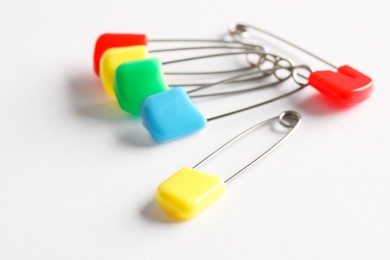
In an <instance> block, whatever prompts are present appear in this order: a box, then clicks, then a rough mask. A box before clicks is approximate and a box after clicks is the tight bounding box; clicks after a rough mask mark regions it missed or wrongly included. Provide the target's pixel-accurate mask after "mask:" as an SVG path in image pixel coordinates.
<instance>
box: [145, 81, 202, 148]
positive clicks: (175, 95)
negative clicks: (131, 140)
mask: <svg viewBox="0 0 390 260" xmlns="http://www.w3.org/2000/svg"><path fill="white" fill-rule="evenodd" d="M142 119H143V122H144V126H145V127H146V128H147V129H148V130H149V132H150V134H151V136H152V137H153V139H154V140H155V141H156V142H160V143H161V142H168V141H171V140H175V139H178V138H181V137H184V136H187V135H190V134H193V133H195V132H198V131H199V130H201V129H203V128H204V127H205V126H206V119H205V118H204V116H203V115H202V113H201V112H200V111H199V110H198V109H197V108H196V107H195V106H194V104H193V103H192V101H191V99H190V98H189V97H188V95H187V92H186V91H185V90H184V89H183V88H172V89H170V90H168V91H165V92H162V93H159V94H156V95H152V96H149V97H148V98H146V99H145V102H144V103H143V105H142Z"/></svg>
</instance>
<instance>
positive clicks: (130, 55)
mask: <svg viewBox="0 0 390 260" xmlns="http://www.w3.org/2000/svg"><path fill="white" fill-rule="evenodd" d="M147 56H148V50H147V48H146V47H145V46H133V47H123V48H112V49H109V50H107V51H106V52H105V53H104V54H103V57H102V59H101V60H100V79H101V81H102V83H103V87H104V89H105V91H106V92H107V94H109V95H110V96H113V97H115V92H114V75H115V71H116V69H117V68H118V66H119V65H121V64H122V63H124V62H129V61H134V60H142V59H146V58H147Z"/></svg>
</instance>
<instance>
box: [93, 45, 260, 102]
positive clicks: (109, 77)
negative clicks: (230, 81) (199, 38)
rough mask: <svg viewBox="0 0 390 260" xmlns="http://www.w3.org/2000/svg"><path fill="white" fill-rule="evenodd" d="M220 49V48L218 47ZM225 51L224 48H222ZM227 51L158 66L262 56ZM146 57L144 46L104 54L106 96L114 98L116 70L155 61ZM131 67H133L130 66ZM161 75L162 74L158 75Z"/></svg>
mask: <svg viewBox="0 0 390 260" xmlns="http://www.w3.org/2000/svg"><path fill="white" fill-rule="evenodd" d="M219 48H221V47H219ZM224 49H226V47H224ZM227 49H229V51H226V52H219V53H214V54H208V55H198V56H193V57H186V58H181V59H176V60H169V61H163V62H160V64H159V66H167V65H170V64H175V63H183V62H190V61H196V60H202V59H210V58H217V57H224V56H238V55H245V56H247V55H250V54H254V55H263V54H262V53H263V52H262V50H261V48H256V49H248V48H242V49H241V50H239V51H230V50H231V49H230V48H227ZM147 57H148V51H147V48H146V46H133V47H122V48H111V49H108V50H107V51H105V52H104V54H103V56H102V58H101V61H100V74H99V76H100V79H101V81H102V83H103V87H104V89H105V91H106V92H107V94H109V95H110V96H113V97H115V90H114V80H115V74H116V71H117V70H118V68H119V67H120V66H121V65H126V64H128V63H131V62H133V61H141V62H140V63H137V64H142V62H145V63H146V64H147V63H148V60H150V59H155V58H147ZM131 67H133V66H131ZM253 68H254V66H253V65H252V64H249V66H248V65H247V66H245V67H244V68H242V67H240V68H238V69H233V70H231V69H230V70H224V71H221V70H219V71H211V70H208V71H206V72H201V71H197V72H168V73H170V74H180V75H188V74H193V75H200V74H223V73H233V72H240V71H245V70H250V69H253ZM158 69H159V70H162V69H161V68H158ZM160 74H162V72H161V73H160Z"/></svg>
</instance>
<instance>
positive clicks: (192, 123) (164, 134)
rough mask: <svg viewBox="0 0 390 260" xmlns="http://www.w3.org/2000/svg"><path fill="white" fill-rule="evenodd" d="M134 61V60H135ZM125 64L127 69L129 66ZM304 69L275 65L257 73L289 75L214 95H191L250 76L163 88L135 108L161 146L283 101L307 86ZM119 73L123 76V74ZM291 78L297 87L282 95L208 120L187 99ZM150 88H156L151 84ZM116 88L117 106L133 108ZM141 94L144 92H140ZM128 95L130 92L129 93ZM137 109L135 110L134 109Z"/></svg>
mask: <svg viewBox="0 0 390 260" xmlns="http://www.w3.org/2000/svg"><path fill="white" fill-rule="evenodd" d="M135 62H137V61H135ZM130 65H131V64H130V63H129V64H128V65H127V66H130ZM120 69H121V67H119V68H118V71H117V73H122V72H121V71H120ZM302 69H304V70H308V71H310V68H309V67H308V66H305V65H299V66H292V67H291V66H287V67H283V66H280V65H278V66H276V67H274V68H270V69H268V70H261V71H263V73H265V75H268V73H273V74H275V75H277V73H276V71H277V70H287V71H289V72H290V74H289V75H288V76H287V77H285V78H281V77H278V76H277V81H276V82H272V83H268V84H267V83H266V84H262V85H259V86H255V87H251V88H247V89H239V90H230V91H225V92H219V93H218V92H214V93H207V94H203V95H202V94H200V95H199V94H198V95H196V94H195V95H194V92H196V91H200V90H203V89H207V88H209V87H214V86H217V85H219V84H225V83H229V82H234V81H236V80H240V78H241V77H246V76H248V75H251V74H243V75H239V76H234V77H231V78H228V79H225V80H222V81H220V82H216V83H213V84H211V85H209V86H207V85H206V86H202V87H200V88H197V89H194V90H190V91H188V92H186V91H185V90H184V89H183V88H180V87H175V88H172V89H164V90H162V91H160V92H159V93H155V94H152V95H148V96H145V99H143V100H142V102H138V103H139V106H140V107H141V115H142V120H143V125H144V126H145V128H146V129H147V130H148V131H149V133H150V135H151V137H152V138H153V139H154V140H155V141H156V142H159V143H164V142H168V141H172V140H175V139H178V138H181V137H184V136H187V135H190V134H193V133H195V132H198V131H200V130H201V129H203V128H205V127H206V124H207V122H211V121H214V120H216V119H220V118H223V117H227V116H230V115H233V114H237V113H241V112H244V111H247V110H250V109H254V108H257V107H260V106H263V105H266V104H269V103H272V102H274V101H277V100H279V99H282V98H285V97H287V96H290V95H292V94H294V93H296V92H298V91H300V90H301V89H303V88H304V87H306V86H307V83H302V82H300V81H299V75H300V73H299V70H302ZM123 73H126V71H124V72H123ZM257 73H259V72H257ZM290 78H293V79H294V81H295V82H296V84H297V85H298V87H297V88H295V89H293V90H291V91H289V92H286V93H284V94H281V95H278V96H276V97H273V98H270V99H268V100H265V101H262V102H259V103H255V104H253V105H249V106H246V107H243V108H239V109H236V110H233V111H230V112H226V113H223V114H220V115H217V116H213V117H210V118H207V119H206V118H205V117H204V116H203V114H202V113H201V112H200V111H199V110H198V109H197V108H196V106H195V105H194V104H193V103H192V101H191V99H190V98H200V97H207V96H213V95H229V94H237V93H244V92H249V91H255V90H259V89H262V88H265V87H272V86H275V85H278V84H281V83H282V82H285V81H286V80H287V79H290ZM128 86H129V87H128V88H124V89H123V91H124V90H129V89H130V84H128ZM154 86H157V84H155V85H154ZM120 91H121V90H120V89H117V91H116V93H117V97H118V101H119V103H120V104H122V106H123V104H129V106H130V105H131V104H132V105H134V104H135V102H133V100H134V95H130V94H128V95H127V97H128V98H127V99H126V100H122V99H121V98H122V97H123V96H124V95H122V94H121V92H120ZM143 91H145V89H144V90H143ZM129 93H130V92H129ZM136 108H137V107H135V109H136Z"/></svg>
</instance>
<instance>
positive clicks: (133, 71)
mask: <svg viewBox="0 0 390 260" xmlns="http://www.w3.org/2000/svg"><path fill="white" fill-rule="evenodd" d="M168 89H169V86H168V85H167V83H166V82H165V80H164V75H163V73H162V71H161V62H160V60H159V59H158V58H150V59H145V60H138V61H133V62H126V63H123V64H121V65H120V66H119V67H118V69H117V70H116V72H115V94H116V97H117V100H118V102H119V105H120V107H121V108H122V109H123V110H124V111H126V112H128V113H130V114H133V115H136V116H139V115H140V114H141V106H142V103H143V102H144V100H145V99H146V98H147V97H149V96H150V95H153V94H157V93H160V92H164V91H166V90H168Z"/></svg>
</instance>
